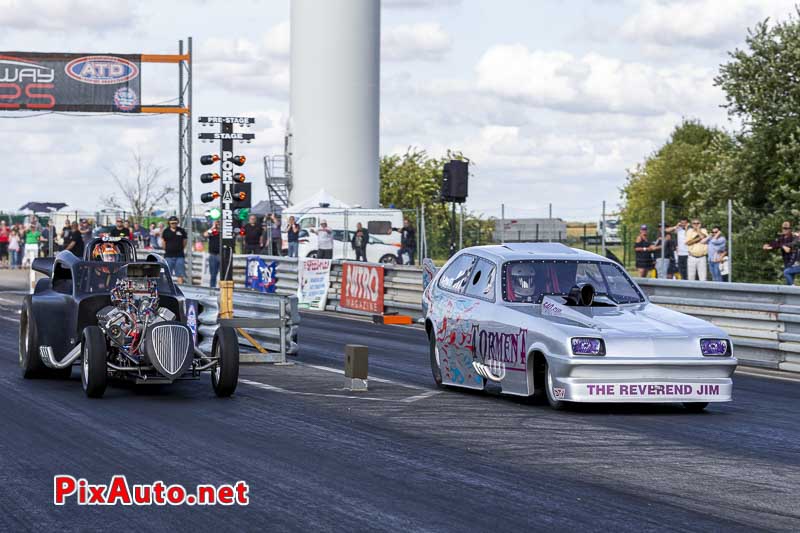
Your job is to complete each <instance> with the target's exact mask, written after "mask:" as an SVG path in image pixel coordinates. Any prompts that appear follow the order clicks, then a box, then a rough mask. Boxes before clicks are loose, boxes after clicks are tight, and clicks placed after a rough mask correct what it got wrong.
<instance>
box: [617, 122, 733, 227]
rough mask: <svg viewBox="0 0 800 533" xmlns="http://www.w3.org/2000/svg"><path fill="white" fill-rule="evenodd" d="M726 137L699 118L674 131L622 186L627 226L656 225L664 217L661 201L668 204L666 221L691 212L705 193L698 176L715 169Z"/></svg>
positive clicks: (623, 212)
mask: <svg viewBox="0 0 800 533" xmlns="http://www.w3.org/2000/svg"><path fill="white" fill-rule="evenodd" d="M726 138H727V136H726V135H725V134H724V133H723V132H722V131H720V130H718V129H715V128H709V127H707V126H704V125H702V124H701V123H700V122H698V121H696V120H684V121H683V122H682V123H681V124H680V125H679V126H677V127H676V128H675V130H673V132H672V134H671V135H670V138H669V140H668V141H667V142H666V143H665V144H664V146H662V147H661V148H659V149H658V150H656V151H655V152H654V153H653V154H651V155H650V156H649V157H648V158H647V159H645V161H644V162H643V163H640V164H639V165H637V166H636V168H634V169H633V170H629V171H628V177H627V180H626V182H625V185H624V186H623V188H622V191H621V192H622V198H623V200H624V207H623V209H622V213H621V215H622V221H623V223H624V224H625V226H626V227H629V228H632V227H637V226H638V225H640V224H648V225H651V226H652V227H653V228H655V227H656V225H657V224H658V222H659V221H660V220H661V202H662V201H664V202H666V204H667V206H668V211H667V223H668V224H669V225H672V224H674V223H675V222H677V220H675V219H676V218H677V217H679V216H689V217H690V216H694V215H693V214H692V213H690V211H691V209H693V208H696V207H697V206H695V205H693V202H694V201H695V199H696V198H700V197H703V196H704V195H705V193H706V191H705V190H704V188H703V187H704V184H703V183H702V182H700V181H698V179H697V177H698V176H701V175H704V174H705V173H706V172H708V171H709V170H710V169H712V168H714V166H715V165H716V164H717V160H718V151H717V147H718V146H719V145H720V144H721V143H724V142H725V139H726Z"/></svg>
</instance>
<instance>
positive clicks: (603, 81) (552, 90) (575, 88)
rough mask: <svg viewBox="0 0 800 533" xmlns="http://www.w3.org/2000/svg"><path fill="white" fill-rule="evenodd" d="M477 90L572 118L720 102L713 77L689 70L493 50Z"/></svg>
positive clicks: (481, 66) (480, 70) (482, 64)
mask: <svg viewBox="0 0 800 533" xmlns="http://www.w3.org/2000/svg"><path fill="white" fill-rule="evenodd" d="M476 72H477V76H478V81H477V86H478V88H479V89H480V90H482V91H486V92H487V93H490V94H493V95H495V96H498V97H501V98H508V99H512V100H514V101H517V102H520V103H525V104H527V105H531V106H535V107H543V108H549V109H556V110H561V111H567V112H574V113H586V112H605V113H628V114H637V115H648V114H660V113H664V112H667V111H669V110H671V109H676V108H678V109H683V110H684V112H692V111H693V110H695V109H698V108H699V109H703V108H708V107H714V106H715V105H716V103H718V102H720V101H721V96H720V94H719V92H718V90H717V89H716V88H715V87H714V86H713V83H712V80H713V75H714V71H713V70H711V69H707V68H700V67H696V66H691V65H679V66H670V67H661V68H659V67H654V66H651V65H648V64H645V63H638V62H625V61H622V60H620V59H616V58H611V57H606V56H602V55H599V54H596V53H588V54H586V55H584V56H582V57H576V56H574V55H572V54H570V53H567V52H543V51H538V50H533V51H531V50H528V48H526V47H525V46H523V45H498V46H493V47H491V48H490V49H489V50H487V51H486V53H484V55H483V56H482V57H481V59H480V61H479V62H478V65H477V67H476Z"/></svg>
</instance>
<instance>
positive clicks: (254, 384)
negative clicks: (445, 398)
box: [239, 365, 440, 403]
mask: <svg viewBox="0 0 800 533" xmlns="http://www.w3.org/2000/svg"><path fill="white" fill-rule="evenodd" d="M309 366H310V365H309ZM239 383H244V384H245V385H250V386H251V387H256V388H259V389H262V390H267V391H270V392H278V393H281V394H294V395H296V396H318V397H321V398H345V399H348V400H367V401H372V402H394V403H413V402H416V401H419V400H424V399H425V398H430V397H431V396H434V395H436V394H439V392H440V391H438V390H429V391H425V392H424V393H422V394H418V395H416V396H410V397H408V398H402V399H399V400H397V399H392V398H374V397H371V396H354V395H341V394H327V393H322V392H301V391H292V390H287V389H282V388H280V387H275V386H273V385H268V384H266V383H261V382H260V381H251V380H249V379H241V378H240V379H239Z"/></svg>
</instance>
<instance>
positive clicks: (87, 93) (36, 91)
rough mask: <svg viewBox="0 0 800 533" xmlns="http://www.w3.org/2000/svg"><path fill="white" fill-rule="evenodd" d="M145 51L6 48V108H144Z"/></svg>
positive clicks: (1, 91) (1, 68)
mask: <svg viewBox="0 0 800 533" xmlns="http://www.w3.org/2000/svg"><path fill="white" fill-rule="evenodd" d="M141 60H142V56H141V55H140V54H50V53H35V52H0V111H24V110H27V111H84V112H105V113H109V112H114V113H139V112H141V87H142V83H141V63H142V61H141Z"/></svg>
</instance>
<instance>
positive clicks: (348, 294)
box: [340, 263, 383, 314]
mask: <svg viewBox="0 0 800 533" xmlns="http://www.w3.org/2000/svg"><path fill="white" fill-rule="evenodd" d="M340 304H341V306H342V307H347V308H348V309H356V310H358V311H367V312H369V313H375V314H383V267H382V266H379V265H367V264H364V263H343V264H342V298H341V301H340Z"/></svg>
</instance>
